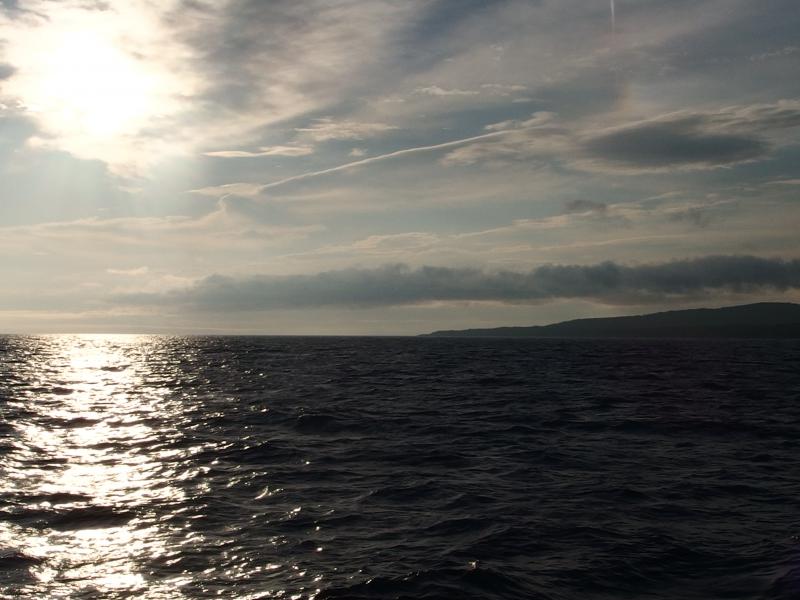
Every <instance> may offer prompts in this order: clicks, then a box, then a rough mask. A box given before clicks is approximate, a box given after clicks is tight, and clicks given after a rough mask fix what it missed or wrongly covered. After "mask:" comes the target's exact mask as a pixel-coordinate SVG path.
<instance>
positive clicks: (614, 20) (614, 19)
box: [611, 0, 617, 33]
mask: <svg viewBox="0 0 800 600" xmlns="http://www.w3.org/2000/svg"><path fill="white" fill-rule="evenodd" d="M616 32H617V10H616V7H615V6H614V0H611V33H616Z"/></svg>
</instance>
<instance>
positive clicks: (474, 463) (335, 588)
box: [0, 336, 800, 600]
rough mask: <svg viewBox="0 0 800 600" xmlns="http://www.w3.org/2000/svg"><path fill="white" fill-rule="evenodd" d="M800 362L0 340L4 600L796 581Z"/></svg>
mask: <svg viewBox="0 0 800 600" xmlns="http://www.w3.org/2000/svg"><path fill="white" fill-rule="evenodd" d="M799 363H800V343H799V342H787V341H784V342H757V341H724V342H708V341H689V342H681V341H555V340H506V341H503V340H447V339H365V338H349V339H347V338H339V339H337V338H317V339H314V338H177V337H176V338H168V337H165V338H159V337H125V336H120V337H75V336H57V337H5V338H2V337H0V417H1V418H2V420H1V421H0V597H3V598H16V597H23V598H25V597H30V598H127V597H137V598H154V599H155V598H158V599H173V598H212V597H213V598H237V599H245V598H252V599H255V598H287V599H288V598H294V599H301V598H302V599H306V598H312V597H316V598H318V599H320V600H322V599H324V598H330V599H334V598H336V599H343V598H365V599H366V598H370V599H371V598H376V599H381V598H452V599H462V598H487V599H500V598H503V599H506V598H509V599H511V598H519V599H523V598H524V599H553V600H560V599H573V598H574V599H581V598H608V599H612V598H613V599H617V598H656V599H667V598H669V599H675V598H682V599H692V598H696V599H703V600H707V599H711V598H763V599H776V598H781V599H782V598H786V599H790V598H799V597H800V540H798V537H797V536H798V534H800V465H798V459H800V368H799Z"/></svg>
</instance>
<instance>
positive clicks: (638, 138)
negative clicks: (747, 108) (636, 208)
mask: <svg viewBox="0 0 800 600" xmlns="http://www.w3.org/2000/svg"><path fill="white" fill-rule="evenodd" d="M700 121H701V120H699V119H692V118H685V119H675V120H664V121H654V122H643V123H637V124H635V125H631V126H626V127H622V128H619V129H614V130H611V131H608V132H605V133H602V134H599V135H596V136H593V137H591V138H589V139H587V140H585V141H584V143H583V151H584V152H585V153H586V154H587V155H588V156H591V157H594V158H595V159H596V160H598V161H599V162H601V163H608V164H610V165H613V166H618V167H620V168H621V169H630V170H632V171H658V170H668V169H675V168H679V169H680V168H687V169H708V168H715V167H720V166H724V165H731V164H735V163H741V162H745V161H750V160H754V159H758V158H764V157H765V156H766V155H767V154H768V153H769V149H770V148H769V145H768V144H767V143H766V142H764V141H763V140H760V139H758V138H755V137H752V136H747V135H736V134H728V133H715V132H712V131H708V130H705V129H704V128H703V127H702V123H701V122H700Z"/></svg>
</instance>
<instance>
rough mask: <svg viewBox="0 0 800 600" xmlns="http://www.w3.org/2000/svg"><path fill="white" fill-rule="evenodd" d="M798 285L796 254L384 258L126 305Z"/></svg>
mask: <svg viewBox="0 0 800 600" xmlns="http://www.w3.org/2000/svg"><path fill="white" fill-rule="evenodd" d="M797 288H800V259H780V258H761V257H756V256H706V257H700V258H695V259H688V260H678V261H671V262H665V263H658V264H646V265H633V266H631V265H623V264H619V263H615V262H604V263H599V264H595V265H544V266H541V267H538V268H536V269H533V270H532V271H528V272H514V271H497V272H488V271H483V270H479V269H472V268H449V267H421V268H418V269H411V268H409V267H407V266H405V265H390V266H384V267H381V268H377V269H346V270H340V271H328V272H323V273H318V274H315V275H290V276H255V277H249V278H233V277H226V276H222V275H212V276H210V277H206V278H205V279H202V280H200V281H199V282H197V283H196V284H195V285H194V286H193V287H191V288H188V289H186V290H183V291H175V292H171V293H167V294H130V295H126V296H124V297H120V298H118V300H119V301H121V302H127V303H133V304H161V303H164V302H172V303H177V304H185V305H188V306H192V307H194V308H198V309H203V310H225V311H230V310H234V311H235V310H247V311H252V310H268V309H276V308H312V307H325V306H340V307H377V306H399V305H411V304H422V303H428V302H452V301H459V302H461V301H490V302H504V303H514V304H518V303H536V302H540V301H544V300H552V299H558V298H582V299H589V300H600V301H604V302H608V303H611V304H615V303H625V302H631V301H642V300H647V299H649V300H654V299H655V300H658V301H667V300H669V299H670V298H681V297H687V296H689V297H694V296H701V295H704V294H707V293H716V294H719V293H720V292H728V293H752V292H757V291H767V290H771V291H774V290H778V291H786V290H789V289H797Z"/></svg>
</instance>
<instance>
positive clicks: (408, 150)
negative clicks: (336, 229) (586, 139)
mask: <svg viewBox="0 0 800 600" xmlns="http://www.w3.org/2000/svg"><path fill="white" fill-rule="evenodd" d="M514 131H517V130H516V129H505V130H502V131H493V132H491V133H483V134H481V135H476V136H473V137H468V138H463V139H460V140H453V141H451V142H444V143H441V144H434V145H433V146H420V147H418V148H406V149H405V150H396V151H395V152H389V153H388V154H381V155H379V156H371V157H369V158H364V159H362V160H357V161H354V162H349V163H346V164H343V165H338V166H336V167H331V168H329V169H322V170H321V171H312V172H311V173H302V174H300V175H294V176H293V177H287V178H286V179H281V180H279V181H273V182H272V183H266V184H264V185H262V186H261V187H260V188H259V191H264V190H268V189H270V188H275V187H279V186H282V185H285V184H287V183H292V182H294V181H301V180H303V179H311V178H312V177H319V176H320V175H327V174H329V173H337V172H339V171H346V170H348V169H353V168H355V167H360V166H363V165H369V164H371V163H375V162H379V161H383V160H388V159H390V158H395V157H397V156H405V155H406V154H415V153H417V152H430V151H432V150H440V149H444V148H452V147H455V146H461V145H463V144H468V143H470V142H476V141H478V140H485V139H491V138H496V137H501V136H504V135H508V134H509V133H512V132H514Z"/></svg>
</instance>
